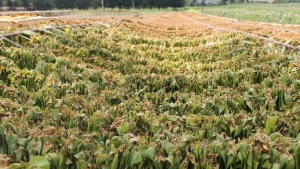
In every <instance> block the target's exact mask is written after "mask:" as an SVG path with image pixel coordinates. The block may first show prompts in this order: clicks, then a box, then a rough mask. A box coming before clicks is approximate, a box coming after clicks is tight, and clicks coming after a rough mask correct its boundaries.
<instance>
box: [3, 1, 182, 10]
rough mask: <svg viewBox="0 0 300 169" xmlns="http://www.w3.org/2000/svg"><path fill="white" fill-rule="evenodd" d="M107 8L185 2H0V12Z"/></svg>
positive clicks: (153, 6) (177, 5)
mask: <svg viewBox="0 0 300 169" xmlns="http://www.w3.org/2000/svg"><path fill="white" fill-rule="evenodd" d="M102 3H103V7H108V8H120V9H122V8H125V9H129V8H137V9H140V8H158V9H161V8H163V9H165V8H168V7H171V8H178V7H183V6H184V5H185V0H0V10H3V9H4V8H3V7H4V6H6V7H8V8H9V10H18V9H21V8H22V9H25V10H51V9H91V8H93V9H98V8H99V7H102Z"/></svg>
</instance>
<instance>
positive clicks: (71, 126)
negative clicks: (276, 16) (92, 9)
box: [0, 12, 300, 169]
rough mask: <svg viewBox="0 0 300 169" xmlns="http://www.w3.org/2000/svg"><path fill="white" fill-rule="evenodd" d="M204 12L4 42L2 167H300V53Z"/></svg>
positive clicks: (0, 69)
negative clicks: (221, 24)
mask: <svg viewBox="0 0 300 169" xmlns="http://www.w3.org/2000/svg"><path fill="white" fill-rule="evenodd" d="M204 17H205V16H201V15H200V14H191V13H177V12H173V13H159V14H153V15H148V16H141V17H126V18H123V19H116V18H115V19H110V20H109V19H108V20H105V21H103V22H102V23H101V24H94V25H91V26H86V27H80V26H78V27H70V26H68V25H65V27H63V28H60V29H59V30H58V29H57V30H48V32H47V31H44V32H40V33H35V34H32V35H30V36H29V35H23V36H25V37H27V38H28V39H29V40H26V39H25V38H24V37H22V36H12V37H8V38H9V39H10V40H12V41H14V42H16V43H18V44H20V45H22V46H23V48H21V47H20V46H19V47H18V46H15V45H13V44H12V43H11V42H9V41H7V39H4V38H3V39H2V40H1V41H0V168H12V169H21V168H26V169H33V168H43V169H50V168H51V169H66V168H68V169H75V168H78V169H85V168H101V169H185V168H188V169H212V168H221V169H233V168H242V169H267V168H272V169H292V168H295V169H299V168H300V134H299V133H300V60H299V51H297V50H296V49H289V48H288V47H285V46H280V45H276V44H274V43H272V42H270V41H265V40H262V39H259V38H256V37H253V36H249V35H248V34H243V33H240V32H228V31H222V30H216V29H214V28H212V27H208V26H207V25H205V24H208V22H210V20H208V19H205V18H204ZM187 18H190V20H188V19H187ZM191 18H192V19H193V20H192V19H191ZM203 18H204V19H203ZM196 20H197V22H202V21H203V22H205V24H204V25H202V24H197V23H196ZM268 28H269V27H268ZM19 29H23V28H21V27H20V28H19ZM273 29H274V30H275V29H281V28H276V27H274V28H273ZM287 29H288V28H285V30H286V31H285V32H288V31H289V30H287ZM293 30H294V29H293ZM6 31H7V32H9V31H10V30H6ZM15 31H16V30H15ZM290 31H291V32H292V30H290ZM273 33H274V32H273ZM253 34H256V35H260V34H261V32H259V33H256V32H253ZM276 35H277V34H276V32H275V34H271V35H270V37H272V36H274V37H275V36H276ZM276 37H277V38H276V39H277V40H278V41H280V42H282V43H286V44H290V45H292V46H294V47H296V48H297V47H299V45H300V41H298V39H297V38H299V33H298V34H297V33H294V36H293V37H294V39H293V40H289V37H288V36H284V35H283V34H278V36H276Z"/></svg>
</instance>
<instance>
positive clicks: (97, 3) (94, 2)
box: [91, 0, 101, 9]
mask: <svg viewBox="0 0 300 169" xmlns="http://www.w3.org/2000/svg"><path fill="white" fill-rule="evenodd" d="M100 5H101V1H100V0H92V2H91V6H92V8H93V9H98V8H99V6H100Z"/></svg>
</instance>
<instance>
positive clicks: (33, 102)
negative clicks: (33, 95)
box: [26, 99, 36, 106]
mask: <svg viewBox="0 0 300 169" xmlns="http://www.w3.org/2000/svg"><path fill="white" fill-rule="evenodd" d="M35 103H36V101H34V100H31V99H30V100H28V102H27V103H26V106H34V105H35Z"/></svg>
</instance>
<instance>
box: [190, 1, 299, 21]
mask: <svg viewBox="0 0 300 169" xmlns="http://www.w3.org/2000/svg"><path fill="white" fill-rule="evenodd" d="M299 9H300V4H299V3H289V4H261V3H259V4H234V5H230V6H229V5H228V6H213V7H211V6H210V7H199V8H196V10H197V11H199V12H201V13H203V14H210V15H216V16H221V17H227V18H233V19H237V20H247V21H256V22H267V23H280V24H300V10H299ZM192 10H194V9H192Z"/></svg>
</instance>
